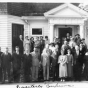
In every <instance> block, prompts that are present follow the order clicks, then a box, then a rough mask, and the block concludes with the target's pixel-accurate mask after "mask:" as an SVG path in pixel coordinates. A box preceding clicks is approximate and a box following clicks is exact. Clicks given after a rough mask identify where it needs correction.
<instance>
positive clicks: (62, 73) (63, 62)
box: [58, 55, 67, 78]
mask: <svg viewBox="0 0 88 88" xmlns="http://www.w3.org/2000/svg"><path fill="white" fill-rule="evenodd" d="M58 63H60V65H59V77H60V78H61V77H67V56H66V55H60V56H59V58H58Z"/></svg>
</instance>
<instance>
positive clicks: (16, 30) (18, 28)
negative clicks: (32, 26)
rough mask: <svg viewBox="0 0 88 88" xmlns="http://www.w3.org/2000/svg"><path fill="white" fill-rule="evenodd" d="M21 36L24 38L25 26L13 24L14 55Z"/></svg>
mask: <svg viewBox="0 0 88 88" xmlns="http://www.w3.org/2000/svg"><path fill="white" fill-rule="evenodd" d="M19 35H22V36H23V38H24V25H21V24H12V53H13V52H14V51H15V46H17V41H18V39H19Z"/></svg>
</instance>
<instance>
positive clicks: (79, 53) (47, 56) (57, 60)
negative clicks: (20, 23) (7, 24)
mask: <svg viewBox="0 0 88 88" xmlns="http://www.w3.org/2000/svg"><path fill="white" fill-rule="evenodd" d="M13 49H14V51H15V52H13V53H12V55H11V54H10V53H9V49H8V47H6V51H5V52H4V53H3V52H1V47H0V81H2V83H4V82H5V81H6V80H8V82H11V81H12V80H13V81H14V82H19V80H20V79H21V78H22V77H21V76H22V74H23V78H24V82H30V81H32V82H35V81H39V75H42V78H43V80H44V81H46V80H47V81H49V80H50V74H51V73H52V79H53V81H55V80H58V78H59V79H60V81H63V82H64V81H65V80H66V79H68V80H70V81H72V80H75V81H81V80H82V77H84V79H85V80H88V50H87V45H86V43H85V39H81V38H80V35H79V34H76V35H75V37H74V38H73V37H72V36H70V35H69V33H67V35H66V37H65V38H64V39H63V40H62V41H61V40H60V38H54V41H53V42H52V43H50V41H49V39H48V36H45V40H44V39H43V36H40V39H39V37H38V36H37V37H36V40H35V41H34V38H33V37H31V38H30V39H28V36H26V37H25V40H24V41H23V39H22V35H20V36H19V41H17V45H16V46H14V47H13ZM40 69H41V71H42V72H41V74H40V72H39V71H40Z"/></svg>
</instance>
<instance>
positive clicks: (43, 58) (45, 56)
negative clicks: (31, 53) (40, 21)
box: [41, 44, 51, 80]
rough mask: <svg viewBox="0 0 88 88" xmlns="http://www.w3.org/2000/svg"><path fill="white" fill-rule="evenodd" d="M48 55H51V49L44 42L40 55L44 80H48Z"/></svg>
mask: <svg viewBox="0 0 88 88" xmlns="http://www.w3.org/2000/svg"><path fill="white" fill-rule="evenodd" d="M50 55H51V50H50V49H49V45H48V44H46V46H45V48H44V50H43V53H42V55H41V62H42V66H43V77H44V80H49V68H50Z"/></svg>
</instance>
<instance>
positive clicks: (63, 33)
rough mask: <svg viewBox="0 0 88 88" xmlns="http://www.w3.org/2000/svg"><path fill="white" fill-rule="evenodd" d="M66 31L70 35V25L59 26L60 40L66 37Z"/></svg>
mask: <svg viewBox="0 0 88 88" xmlns="http://www.w3.org/2000/svg"><path fill="white" fill-rule="evenodd" d="M67 33H69V34H70V36H72V28H71V27H68V28H59V38H60V40H61V41H62V40H63V39H64V38H65V37H66V34H67Z"/></svg>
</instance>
